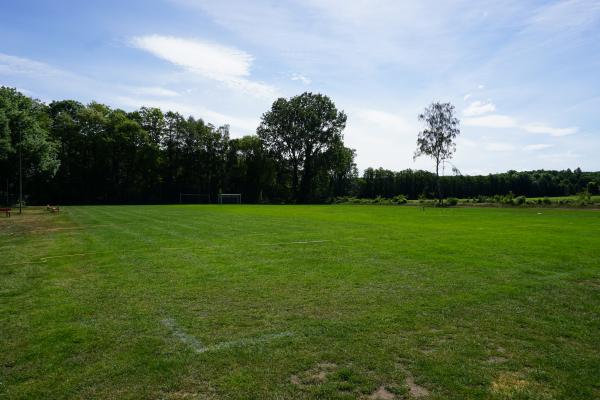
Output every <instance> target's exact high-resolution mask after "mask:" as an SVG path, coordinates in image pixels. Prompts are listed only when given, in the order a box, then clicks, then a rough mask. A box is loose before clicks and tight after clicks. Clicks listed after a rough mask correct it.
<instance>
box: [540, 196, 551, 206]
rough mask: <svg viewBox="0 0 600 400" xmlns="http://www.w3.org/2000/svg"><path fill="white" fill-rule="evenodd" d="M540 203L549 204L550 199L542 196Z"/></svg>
mask: <svg viewBox="0 0 600 400" xmlns="http://www.w3.org/2000/svg"><path fill="white" fill-rule="evenodd" d="M542 203H544V204H546V205H550V204H552V200H550V199H549V198H547V197H544V198H543V199H542Z"/></svg>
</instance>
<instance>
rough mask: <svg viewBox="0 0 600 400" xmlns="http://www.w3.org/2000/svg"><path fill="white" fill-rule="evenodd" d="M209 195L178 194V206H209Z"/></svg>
mask: <svg viewBox="0 0 600 400" xmlns="http://www.w3.org/2000/svg"><path fill="white" fill-rule="evenodd" d="M209 203H210V194H206V193H179V204H209Z"/></svg>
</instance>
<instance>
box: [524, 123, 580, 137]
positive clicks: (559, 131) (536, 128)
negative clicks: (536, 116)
mask: <svg viewBox="0 0 600 400" xmlns="http://www.w3.org/2000/svg"><path fill="white" fill-rule="evenodd" d="M523 129H525V130H526V131H527V132H531V133H546V134H548V135H550V136H554V137H560V136H568V135H573V134H575V133H577V128H576V127H568V128H553V127H551V126H547V125H544V124H539V123H535V124H527V125H525V126H524V127H523Z"/></svg>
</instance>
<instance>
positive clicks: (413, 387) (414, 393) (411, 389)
mask: <svg viewBox="0 0 600 400" xmlns="http://www.w3.org/2000/svg"><path fill="white" fill-rule="evenodd" d="M398 369H400V371H402V372H403V373H404V376H405V378H404V384H405V385H406V386H407V387H408V393H409V394H410V396H411V397H413V398H415V399H420V398H423V397H426V396H429V390H428V389H427V388H425V387H423V386H421V385H419V384H417V383H416V382H415V377H414V376H413V374H412V373H411V372H410V371H409V370H408V369H406V368H405V367H404V366H403V365H402V364H398Z"/></svg>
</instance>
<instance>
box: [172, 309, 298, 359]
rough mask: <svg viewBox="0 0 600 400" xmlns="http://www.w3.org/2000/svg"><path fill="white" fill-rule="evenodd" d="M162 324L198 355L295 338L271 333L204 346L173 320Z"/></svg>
mask: <svg viewBox="0 0 600 400" xmlns="http://www.w3.org/2000/svg"><path fill="white" fill-rule="evenodd" d="M162 323H163V325H164V326H166V327H167V328H169V330H170V331H171V332H172V333H173V336H175V337H176V338H177V339H179V341H181V342H182V343H184V344H186V345H188V346H189V347H190V348H191V349H192V350H194V351H195V352H196V353H198V354H202V353H206V352H209V351H218V350H226V349H231V348H233V347H243V346H251V345H254V344H258V343H264V342H269V341H271V340H275V339H280V338H285V337H291V336H294V334H293V333H292V332H280V333H270V334H266V335H262V336H258V337H255V338H243V339H239V340H232V341H230V342H221V343H217V344H213V345H210V346H203V345H202V343H201V342H200V341H199V340H198V339H196V338H195V337H194V336H192V335H190V334H188V333H186V332H185V331H184V330H183V329H181V328H180V327H179V326H178V325H177V323H176V322H175V321H174V320H173V319H171V318H166V319H163V320H162Z"/></svg>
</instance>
